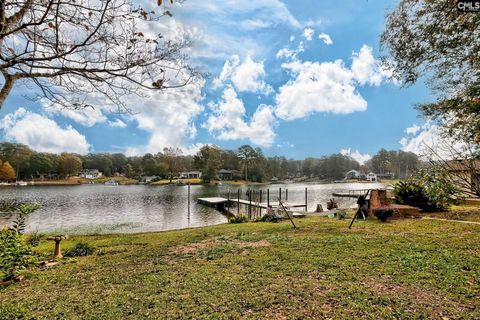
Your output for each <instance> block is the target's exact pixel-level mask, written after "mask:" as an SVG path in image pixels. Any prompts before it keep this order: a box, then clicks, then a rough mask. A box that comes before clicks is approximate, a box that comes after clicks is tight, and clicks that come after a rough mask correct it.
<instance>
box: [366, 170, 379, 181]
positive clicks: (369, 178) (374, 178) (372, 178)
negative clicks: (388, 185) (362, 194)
mask: <svg viewBox="0 0 480 320" xmlns="http://www.w3.org/2000/svg"><path fill="white" fill-rule="evenodd" d="M377 180H378V178H377V175H376V174H375V173H373V172H370V173H369V174H367V181H370V182H377Z"/></svg>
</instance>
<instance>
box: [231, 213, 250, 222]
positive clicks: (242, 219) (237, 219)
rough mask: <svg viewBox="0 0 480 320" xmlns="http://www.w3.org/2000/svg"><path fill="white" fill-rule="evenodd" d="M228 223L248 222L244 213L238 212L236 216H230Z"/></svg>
mask: <svg viewBox="0 0 480 320" xmlns="http://www.w3.org/2000/svg"><path fill="white" fill-rule="evenodd" d="M229 222H230V223H243V222H248V218H247V216H246V215H243V214H239V215H238V216H235V217H232V218H230V220H229Z"/></svg>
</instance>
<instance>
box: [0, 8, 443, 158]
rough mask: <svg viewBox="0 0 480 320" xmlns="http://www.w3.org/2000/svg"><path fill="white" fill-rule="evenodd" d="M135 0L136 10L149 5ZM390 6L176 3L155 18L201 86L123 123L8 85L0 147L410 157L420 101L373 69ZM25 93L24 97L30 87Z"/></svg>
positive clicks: (138, 102) (150, 105)
mask: <svg viewBox="0 0 480 320" xmlns="http://www.w3.org/2000/svg"><path fill="white" fill-rule="evenodd" d="M154 2H155V1H147V2H146V3H147V4H146V5H147V6H148V5H154ZM394 4H395V2H393V1H380V0H377V1H366V0H351V1H319V0H302V1H294V0H288V1H280V0H259V1H249V2H245V1H241V2H240V1H233V0H226V1H215V0H206V1H194V0H189V1H186V2H185V3H184V4H183V5H182V6H180V7H179V6H174V7H172V8H171V11H172V12H173V13H174V17H173V18H169V19H168V20H162V21H163V22H162V23H163V25H162V26H161V30H168V32H167V34H168V35H169V36H172V37H175V36H178V35H188V36H189V37H190V38H191V39H192V41H193V46H192V47H191V48H190V49H189V52H188V53H189V55H190V56H191V63H192V64H194V65H196V66H197V67H198V68H199V69H200V70H202V71H203V72H205V73H206V74H207V77H206V79H205V80H204V81H202V82H201V83H199V84H197V85H195V86H193V87H189V88H184V89H182V90H179V91H178V92H168V93H167V94H164V95H162V96H158V95H153V96H151V97H147V98H145V99H140V98H138V97H135V98H132V99H130V100H128V103H129V107H130V108H131V109H132V110H134V111H135V114H133V115H118V114H115V113H112V112H110V110H108V108H104V107H102V106H101V105H100V104H101V103H100V102H99V105H98V108H96V110H93V111H92V110H88V111H85V112H72V111H66V110H60V109H52V108H47V107H45V106H43V105H41V104H40V103H38V102H33V101H30V100H28V99H25V98H24V97H23V95H24V94H25V93H28V90H29V89H27V88H26V87H20V86H18V87H16V88H15V89H14V91H13V93H12V95H11V96H10V97H9V99H8V100H7V103H6V105H5V106H4V108H2V109H1V110H0V133H1V139H2V140H7V141H14V142H20V143H25V144H28V145H30V146H31V147H32V148H34V149H36V150H39V151H48V152H60V151H72V152H79V153H87V152H126V153H127V154H131V155H133V154H143V153H145V152H152V153H154V152H158V151H161V150H162V149H163V148H164V147H166V146H177V147H180V148H182V149H183V150H184V152H185V153H194V152H195V151H196V150H198V148H199V147H200V146H201V145H203V144H216V145H218V146H220V147H222V148H231V149H234V148H237V147H239V146H240V145H242V144H251V145H253V146H260V147H261V148H262V149H263V150H264V153H265V154H266V155H270V156H273V155H285V156H287V157H289V158H296V159H302V158H305V157H308V156H314V157H319V156H322V155H327V154H331V153H337V152H344V153H350V154H351V155H352V156H353V157H354V158H356V159H358V160H359V161H365V160H366V159H368V157H369V155H373V154H375V153H376V152H377V151H378V150H379V149H380V148H382V147H383V148H387V149H395V150H396V149H401V148H403V149H404V150H408V151H417V149H418V148H417V147H418V145H419V144H420V143H421V141H422V140H425V139H429V138H431V137H432V135H433V134H434V133H432V127H433V129H434V126H432V125H431V124H429V123H426V124H425V123H424V121H423V120H422V119H421V118H419V117H418V113H417V111H416V110H414V108H413V106H414V104H416V103H421V102H427V101H431V100H432V99H433V97H431V96H430V94H429V91H428V89H427V88H426V87H425V85H424V84H423V83H418V84H416V85H415V86H413V87H409V88H402V87H400V86H399V85H398V84H397V83H395V81H393V80H392V79H391V78H390V77H389V75H390V74H391V70H386V69H385V68H382V67H380V66H379V64H378V59H379V58H380V52H379V37H380V33H381V32H382V31H383V28H384V17H385V14H386V12H387V11H388V10H389V9H391V8H392V7H393V6H394ZM30 90H31V89H30Z"/></svg>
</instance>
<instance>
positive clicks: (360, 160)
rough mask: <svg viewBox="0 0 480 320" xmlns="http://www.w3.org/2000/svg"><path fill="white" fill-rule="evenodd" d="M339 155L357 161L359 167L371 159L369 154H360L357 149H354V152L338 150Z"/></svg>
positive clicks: (349, 149)
mask: <svg viewBox="0 0 480 320" xmlns="http://www.w3.org/2000/svg"><path fill="white" fill-rule="evenodd" d="M340 153H341V154H342V155H344V156H348V157H350V158H352V159H353V160H355V161H357V162H358V163H359V164H361V165H363V164H365V162H367V161H368V160H370V159H372V156H371V155H370V154H368V153H361V152H360V151H358V149H356V150H355V151H352V149H351V148H348V149H342V150H340Z"/></svg>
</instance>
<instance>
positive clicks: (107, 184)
mask: <svg viewBox="0 0 480 320" xmlns="http://www.w3.org/2000/svg"><path fill="white" fill-rule="evenodd" d="M105 185H106V186H118V182H117V181H115V180H113V179H110V180H108V181H107V182H105Z"/></svg>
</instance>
